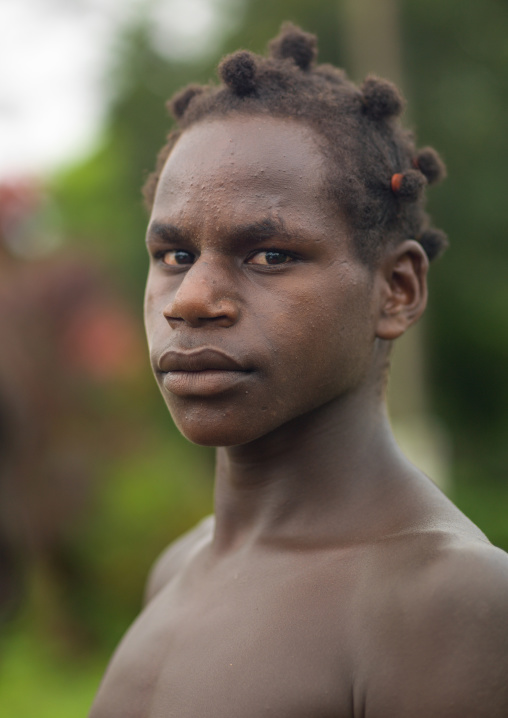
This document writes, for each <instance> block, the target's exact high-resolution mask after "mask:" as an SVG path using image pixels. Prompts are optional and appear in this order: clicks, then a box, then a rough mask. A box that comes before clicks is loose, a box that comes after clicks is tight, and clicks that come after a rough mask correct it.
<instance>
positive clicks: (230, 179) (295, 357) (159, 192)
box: [145, 30, 433, 445]
mask: <svg viewBox="0 0 508 718" xmlns="http://www.w3.org/2000/svg"><path fill="white" fill-rule="evenodd" d="M291 32H293V33H294V32H295V31H293V30H292V31H291ZM284 37H287V35H286V36H284ZM297 37H298V36H297ZM306 37H307V36H304V39H305V38H306ZM279 42H280V41H279ZM305 42H308V40H306V39H305ZM276 47H277V46H276ZM240 58H244V59H245V57H244V55H241V56H240ZM229 62H230V63H231V62H232V63H233V66H235V67H236V65H235V62H236V60H235V61H229ZM242 62H243V60H242ZM281 62H282V65H283V66H284V68H285V69H284V72H286V73H288V74H289V75H291V74H295V73H305V72H310V70H309V69H301V68H300V67H299V66H298V65H297V64H296V63H295V62H294V61H292V60H291V61H290V60H285V61H281ZM247 64H248V63H247ZM228 67H229V69H231V67H230V65H228V64H227V63H226V68H228ZM271 67H272V66H271V65H269V73H268V74H270V73H273V72H275V71H274V70H272V69H270V68H271ZM223 68H224V65H223ZM227 72H229V70H228V71H227ZM227 72H226V75H227ZM267 72H268V70H267ZM316 72H317V73H318V77H319V72H321V73H322V74H323V73H324V77H325V82H326V83H329V82H331V83H332V84H333V83H334V82H335V83H336V84H337V86H338V87H340V86H341V83H342V82H344V81H343V80H340V82H339V80H334V79H331V80H329V79H327V77H328V75H330V77H332V78H333V77H334V75H333V73H332V71H331V70H329V69H328V70H326V72H324V71H323V70H322V69H321V70H320V71H319V72H318V71H317V70H316ZM223 74H224V70H223ZM244 79H245V78H244ZM319 81H320V80H319ZM305 82H307V81H306V80H305V81H304V84H305ZM351 87H352V86H350V85H349V84H348V85H347V86H346V88H347V91H345V93H344V97H346V98H349V99H348V102H349V103H350V104H351V105H355V106H356V109H355V110H354V113H355V114H354V117H355V118H356V119H355V122H356V121H357V120H358V118H359V121H360V123H364V124H365V123H367V122H372V123H374V124H376V123H377V124H379V130H376V131H379V133H380V134H381V135H383V134H387V133H389V132H390V133H394V132H402V130H398V129H396V128H395V127H392V125H393V124H394V123H393V119H387V118H384V119H381V118H379V117H378V119H376V120H374V119H373V118H372V117H369V116H367V117H365V116H364V111H363V110H362V109H361V107H359V106H358V102H359V100H358V96H359V92H358V91H357V90H355V91H353V90H351V89H350V88H351ZM221 92H222V95H223V98H224V103H226V100H227V102H230V101H231V104H232V105H235V103H237V105H238V106H237V107H233V109H231V108H230V109H228V110H223V109H221V110H220V111H219V110H217V106H218V105H217V103H219V106H221V105H220V102H219V101H221V100H220V93H221ZM253 92H254V91H253ZM253 92H251V93H250V95H252V94H253ZM390 92H391V90H390ZM227 93H229V94H230V95H231V97H230V98H229V100H228V99H227V97H226V94H227ZM202 94H203V93H202ZM268 94H269V93H268ZM250 95H249V94H244V95H243V96H238V93H237V94H234V93H233V92H232V91H231V90H229V89H223V90H219V91H218V92H216V93H215V94H214V93H213V92H210V93H209V94H208V95H207V94H206V93H204V96H203V97H202V98H201V102H202V103H204V104H201V105H199V104H196V103H197V102H198V100H199V97H201V95H199V96H196V95H194V97H195V100H193V101H192V102H190V104H189V103H188V102H187V112H185V111H184V112H183V115H182V116H183V118H185V119H184V129H183V131H180V132H179V133H178V134H177V136H176V137H174V138H173V139H172V140H171V145H170V149H169V150H166V152H165V159H164V161H163V162H162V164H161V166H160V168H159V170H158V173H157V175H156V177H155V180H156V181H155V184H154V185H152V195H153V196H152V200H153V207H152V215H151V219H150V225H149V228H148V233H147V242H148V248H149V252H150V255H151V265H150V273H149V277H148V284H147V293H146V305H145V315H146V325H147V334H148V339H149V345H150V353H151V357H152V364H153V368H154V371H155V374H156V377H157V379H158V381H159V385H160V388H161V391H162V394H163V396H164V398H165V400H166V402H167V404H168V406H169V408H170V410H171V413H172V415H173V418H174V419H175V421H176V423H177V425H178V426H179V428H180V429H181V431H182V432H183V433H184V434H185V435H186V436H187V437H188V438H189V439H191V440H192V441H195V442H197V443H202V444H212V445H231V444H241V443H245V442H248V441H252V440H254V439H256V438H258V437H260V436H263V435H265V434H267V433H269V432H271V431H273V430H274V429H277V428H278V427H280V426H282V425H284V424H287V423H288V422H290V421H292V420H294V419H297V418H298V417H300V416H302V415H304V414H309V412H312V411H313V410H315V409H317V408H318V407H321V406H323V405H325V404H328V403H329V402H332V401H335V400H339V401H342V400H344V399H347V398H348V397H350V396H354V395H358V394H359V393H362V392H363V393H366V394H367V395H369V396H374V395H377V396H378V395H379V384H380V377H381V375H382V372H383V368H384V365H385V364H386V358H387V352H386V347H387V345H388V343H389V342H387V341H385V340H391V339H393V338H395V337H397V336H399V335H400V334H401V333H403V332H404V331H405V329H406V328H407V327H408V326H410V325H411V324H412V323H413V322H414V321H416V319H417V318H418V317H419V316H420V314H421V313H422V311H423V309H424V306H425V298H426V292H425V273H426V269H427V265H428V259H427V257H426V254H425V251H424V249H423V246H422V243H418V242H417V241H415V240H414V239H406V238H405V237H407V235H401V236H399V235H396V234H392V235H390V236H389V237H388V239H387V240H386V241H385V242H384V243H378V244H374V245H372V244H369V242H370V241H371V240H372V238H374V237H375V236H378V235H379V237H384V235H383V234H382V232H381V231H380V229H379V228H377V227H376V226H373V227H372V228H371V229H370V230H369V229H368V228H366V229H365V230H364V234H365V236H367V237H368V238H369V242H363V243H361V242H360V243H359V242H358V236H359V234H357V232H356V231H354V229H352V223H353V217H354V216H355V215H354V214H353V213H354V212H356V213H357V214H356V216H360V214H361V213H360V209H361V208H362V207H363V209H361V211H362V212H363V215H362V216H364V220H363V221H366V220H365V217H368V216H370V215H369V212H368V211H367V209H366V206H367V205H365V204H362V203H361V202H360V200H359V201H358V202H357V203H356V205H355V207H356V209H355V207H354V206H352V204H351V203H353V204H354V197H355V194H354V192H352V191H351V187H354V188H356V190H358V191H360V185H359V184H358V183H359V182H360V180H359V179H358V178H357V177H356V174H357V167H358V166H360V165H361V162H359V161H358V162H357V159H356V155H355V153H356V152H360V153H363V152H364V148H363V146H362V145H361V142H360V139H361V137H360V135H358V129H355V132H356V133H357V134H354V133H353V134H351V135H344V136H343V135H342V134H340V133H339V135H338V137H339V139H338V140H337V142H338V146H337V147H336V148H334V149H333V152H335V153H336V156H337V157H340V162H336V168H335V170H334V169H333V167H334V164H333V162H332V160H331V157H330V154H331V153H332V150H330V151H329V152H327V146H328V145H327V144H326V141H325V140H326V136H325V135H324V133H323V131H322V130H320V129H318V128H317V127H316V126H315V125H314V124H313V123H312V122H311V121H310V120H307V119H304V120H302V118H301V116H300V115H298V114H296V115H295V116H292V115H290V114H289V113H288V112H287V113H281V112H275V111H270V112H268V111H261V110H259V108H258V109H255V110H254V109H253V110H249V111H246V108H247V105H245V104H242V103H245V102H247V103H251V104H253V105H254V104H255V103H256V102H258V100H257V99H255V98H254V97H251V96H250ZM207 98H208V99H207ZM217 98H218V99H217ZM187 99H188V98H187ZM286 99H287V102H288V103H289V101H290V100H289V98H286ZM385 99H386V98H385ZM273 101H274V102H277V101H276V100H275V99H274V100H273ZM176 102H177V104H178V103H182V102H183V100H182V99H181V98H180V99H179V100H177V101H176ZM207 103H209V108H208V109H206V111H205V109H204V108H206V107H208V105H207ZM379 103H381V100H379V99H378V104H379ZM183 104H184V105H185V104H186V103H185V102H183ZM226 104H227V103H226ZM224 106H226V105H224ZM249 106H250V105H249ZM288 106H289V105H288ZM221 107H222V106H221ZM256 107H257V105H256ZM210 108H212V109H210ZM181 109H182V108H181V105H180V110H181ZM349 111H350V110H348V112H349ZM352 111H353V110H351V112H352ZM188 113H189V114H188ZM343 114H344V116H342V115H341V114H340V113H339V122H340V123H341V127H342V128H343V134H344V133H345V132H346V129H345V128H346V127H347V126H348V122H349V123H350V125H351V128H352V127H353V126H354V123H353V121H352V120H351V118H349V116H348V115H347V113H346V112H344V113H343ZM378 114H379V113H378ZM332 121H333V117H328V116H327V117H325V119H324V120H323V122H325V124H326V123H331V122H332ZM383 123H385V124H386V128H385V129H383ZM323 138H325V139H323ZM370 141H371V140H370ZM348 153H349V154H348ZM432 156H433V155H432ZM334 161H335V160H334ZM362 161H363V160H362ZM355 168H356V169H355ZM395 169H398V170H400V172H399V173H392V175H393V174H402V175H404V173H405V177H406V179H404V178H402V179H400V178H399V179H398V180H396V182H399V181H400V182H401V191H402V193H403V192H404V191H407V192H409V190H408V189H407V187H406V188H405V190H404V183H405V182H406V183H409V185H410V186H411V181H412V180H411V178H414V176H415V175H417V174H418V171H416V170H415V169H414V168H413V169H408V170H407V171H405V167H404V164H402V165H398V166H396V167H395ZM355 172H356V174H355ZM334 173H335V174H334ZM419 174H421V173H419ZM334 176H335V179H337V180H338V182H339V184H337V185H333V183H332V180H333V177H334ZM408 176H409V180H408V179H407V177H408ZM421 177H422V180H421V182H420V184H422V183H423V182H424V180H423V174H421ZM355 178H356V179H355ZM391 182H392V180H391V179H390V183H391ZM340 183H342V184H340ZM355 183H356V184H355ZM367 184H368V182H367ZM340 187H342V189H340ZM339 189H340V191H339ZM389 192H390V193H391V194H394V197H390V202H398V203H399V205H398V206H399V210H398V215H400V219H399V220H398V222H399V224H400V223H403V222H404V223H407V222H410V221H416V219H415V218H416V217H417V216H421V210H420V211H419V212H418V211H416V209H417V206H418V201H417V200H416V199H413V205H414V206H413V209H412V210H411V209H410V207H411V203H410V202H409V201H408V200H407V199H406V201H403V200H402V199H401V198H400V197H397V187H395V188H394V189H392V188H390V189H389ZM399 194H400V193H399ZM366 196H367V195H366V193H365V192H364V194H363V195H362V202H363V201H365V197H366ZM375 206H377V205H375ZM398 215H397V213H395V215H393V217H392V219H391V220H390V222H391V223H392V224H393V222H394V221H395V218H396V216H398ZM380 221H381V220H380ZM384 222H385V224H386V222H388V220H387V219H386V217H385V218H384ZM356 229H358V227H356ZM399 229H400V228H399ZM400 231H401V230H400ZM364 389H365V392H364Z"/></svg>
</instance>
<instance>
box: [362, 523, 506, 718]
mask: <svg viewBox="0 0 508 718" xmlns="http://www.w3.org/2000/svg"><path fill="white" fill-rule="evenodd" d="M424 553H425V552H424ZM415 559H416V560H415V561H414V565H412V566H408V565H405V566H404V570H403V571H402V572H401V573H400V575H399V576H398V578H397V579H395V578H394V575H393V574H391V577H390V578H388V579H387V581H388V582H392V585H391V587H387V586H385V592H384V595H385V599H389V600H386V601H384V602H383V603H384V606H383V609H382V610H380V611H378V613H377V618H378V621H379V625H378V626H377V629H378V636H380V638H379V640H378V641H377V645H376V647H375V649H374V650H373V651H372V654H371V656H373V655H376V657H377V661H378V662H377V666H376V667H374V665H373V664H371V666H370V671H369V674H370V675H369V681H368V684H369V686H370V689H371V691H373V693H374V694H375V695H376V696H377V705H378V706H379V707H380V709H381V708H383V710H379V711H378V712H376V711H373V712H372V715H373V716H378V715H379V716H380V717H383V718H384V716H385V715H390V716H391V717H393V718H396V717H397V716H407V715H411V716H414V718H420V717H421V718H424V716H425V717H427V716H429V715H432V716H434V717H435V718H441V717H443V718H445V717H446V718H448V716H450V717H453V718H454V717H455V716H457V718H459V716H464V715H467V716H471V718H506V716H508V681H507V680H506V676H508V555H507V554H506V553H505V552H504V551H501V550H500V549H496V548H495V547H494V546H492V545H490V544H489V543H488V542H483V541H478V540H473V541H469V540H461V539H460V538H459V539H457V537H453V536H452V537H446V538H444V539H443V540H441V541H438V542H436V544H435V545H434V551H433V552H429V554H425V558H424V560H421V557H419V556H416V557H415ZM381 655H383V658H384V662H383V663H382V664H381V663H379V658H380V656H381Z"/></svg>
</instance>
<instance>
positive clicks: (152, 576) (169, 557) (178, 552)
mask: <svg viewBox="0 0 508 718" xmlns="http://www.w3.org/2000/svg"><path fill="white" fill-rule="evenodd" d="M214 525H215V518H214V516H207V517H206V518H205V519H203V520H202V521H200V522H199V524H197V526H195V527H194V528H193V529H191V530H190V531H188V532H187V533H185V534H183V536H181V537H180V538H179V539H177V540H176V541H174V542H173V543H172V544H170V545H169V546H168V547H167V548H166V549H165V550H164V551H163V552H162V554H161V555H160V556H159V558H158V559H157V560H156V561H155V563H154V565H153V566H152V569H151V571H150V573H149V576H148V580H147V584H146V588H145V596H144V604H145V605H146V604H147V603H149V602H150V601H151V600H152V599H153V598H154V596H155V595H156V594H157V593H159V591H160V590H161V589H163V588H164V586H166V584H167V583H169V581H170V580H171V579H172V578H173V576H175V575H176V574H177V573H178V571H179V570H180V569H181V568H182V567H183V566H184V565H185V564H186V563H187V561H188V560H189V559H190V558H191V557H192V556H193V555H194V554H195V552H196V551H198V550H199V549H200V548H201V547H202V546H203V545H204V544H206V543H207V542H208V541H210V540H211V538H212V535H213V530H214Z"/></svg>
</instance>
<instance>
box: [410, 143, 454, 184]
mask: <svg viewBox="0 0 508 718" xmlns="http://www.w3.org/2000/svg"><path fill="white" fill-rule="evenodd" d="M413 164H414V166H415V167H416V168H417V169H419V170H420V172H423V174H424V175H425V177H426V178H427V182H428V183H429V184H436V182H441V180H443V179H444V178H445V177H446V167H445V164H444V162H443V160H442V159H441V157H440V156H439V155H438V153H437V152H436V150H434V149H433V148H432V147H424V148H423V149H422V150H420V151H419V152H418V154H417V155H416V157H415V158H414V161H413Z"/></svg>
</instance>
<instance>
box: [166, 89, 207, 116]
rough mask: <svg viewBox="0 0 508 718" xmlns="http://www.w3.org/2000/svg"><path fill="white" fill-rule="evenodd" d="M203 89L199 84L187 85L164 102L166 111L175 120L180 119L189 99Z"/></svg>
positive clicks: (200, 92) (199, 93)
mask: <svg viewBox="0 0 508 718" xmlns="http://www.w3.org/2000/svg"><path fill="white" fill-rule="evenodd" d="M204 89H205V88H204V87H202V86H201V85H188V86H187V87H185V88H184V89H183V90H181V91H180V92H177V93H176V94H175V95H173V97H172V98H171V99H170V100H168V102H166V107H167V109H168V111H169V112H170V113H171V114H172V115H173V117H174V118H175V119H176V120H181V119H182V117H183V116H184V114H185V112H186V111H187V108H188V106H189V104H190V102H191V100H192V99H193V98H194V97H196V95H201V94H202V93H203V92H204Z"/></svg>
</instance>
